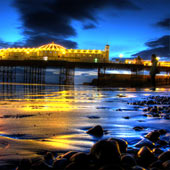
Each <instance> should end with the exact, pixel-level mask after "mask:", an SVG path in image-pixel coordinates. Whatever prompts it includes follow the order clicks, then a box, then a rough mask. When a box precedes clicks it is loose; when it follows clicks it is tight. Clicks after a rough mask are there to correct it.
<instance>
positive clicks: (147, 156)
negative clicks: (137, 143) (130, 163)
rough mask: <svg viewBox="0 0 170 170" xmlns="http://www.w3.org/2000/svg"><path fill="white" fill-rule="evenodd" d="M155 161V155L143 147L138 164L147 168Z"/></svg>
mask: <svg viewBox="0 0 170 170" xmlns="http://www.w3.org/2000/svg"><path fill="white" fill-rule="evenodd" d="M153 161H155V157H154V154H153V153H152V151H151V150H150V149H149V148H148V147H147V146H143V147H142V148H141V149H140V150H139V151H138V153H137V162H138V163H139V165H142V166H144V167H147V166H148V165H149V164H151V163H152V162H153Z"/></svg>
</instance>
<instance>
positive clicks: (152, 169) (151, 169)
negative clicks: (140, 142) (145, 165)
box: [149, 167, 161, 170]
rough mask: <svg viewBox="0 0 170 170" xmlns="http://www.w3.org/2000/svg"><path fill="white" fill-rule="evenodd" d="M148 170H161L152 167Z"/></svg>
mask: <svg viewBox="0 0 170 170" xmlns="http://www.w3.org/2000/svg"><path fill="white" fill-rule="evenodd" d="M149 170H161V169H159V168H156V167H153V168H150V169H149Z"/></svg>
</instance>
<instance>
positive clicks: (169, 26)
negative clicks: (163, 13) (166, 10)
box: [156, 18, 170, 30]
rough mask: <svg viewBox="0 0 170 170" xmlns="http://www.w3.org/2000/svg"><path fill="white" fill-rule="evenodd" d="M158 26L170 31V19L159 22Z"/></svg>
mask: <svg viewBox="0 0 170 170" xmlns="http://www.w3.org/2000/svg"><path fill="white" fill-rule="evenodd" d="M156 26H159V27H162V28H165V29H168V30H170V18H165V19H164V20H162V21H159V22H157V23H156Z"/></svg>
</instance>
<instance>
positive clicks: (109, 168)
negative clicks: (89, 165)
mask: <svg viewBox="0 0 170 170" xmlns="http://www.w3.org/2000/svg"><path fill="white" fill-rule="evenodd" d="M98 170H124V169H123V168H122V167H120V166H118V165H113V164H108V165H104V166H102V167H100V168H99V169H98Z"/></svg>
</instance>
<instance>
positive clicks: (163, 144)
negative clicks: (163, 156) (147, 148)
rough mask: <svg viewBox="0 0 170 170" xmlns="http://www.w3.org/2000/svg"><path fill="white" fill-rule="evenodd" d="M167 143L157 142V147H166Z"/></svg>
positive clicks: (163, 141)
mask: <svg viewBox="0 0 170 170" xmlns="http://www.w3.org/2000/svg"><path fill="white" fill-rule="evenodd" d="M167 145H168V142H167V141H166V140H158V142H157V146H158V147H162V146H167Z"/></svg>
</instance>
